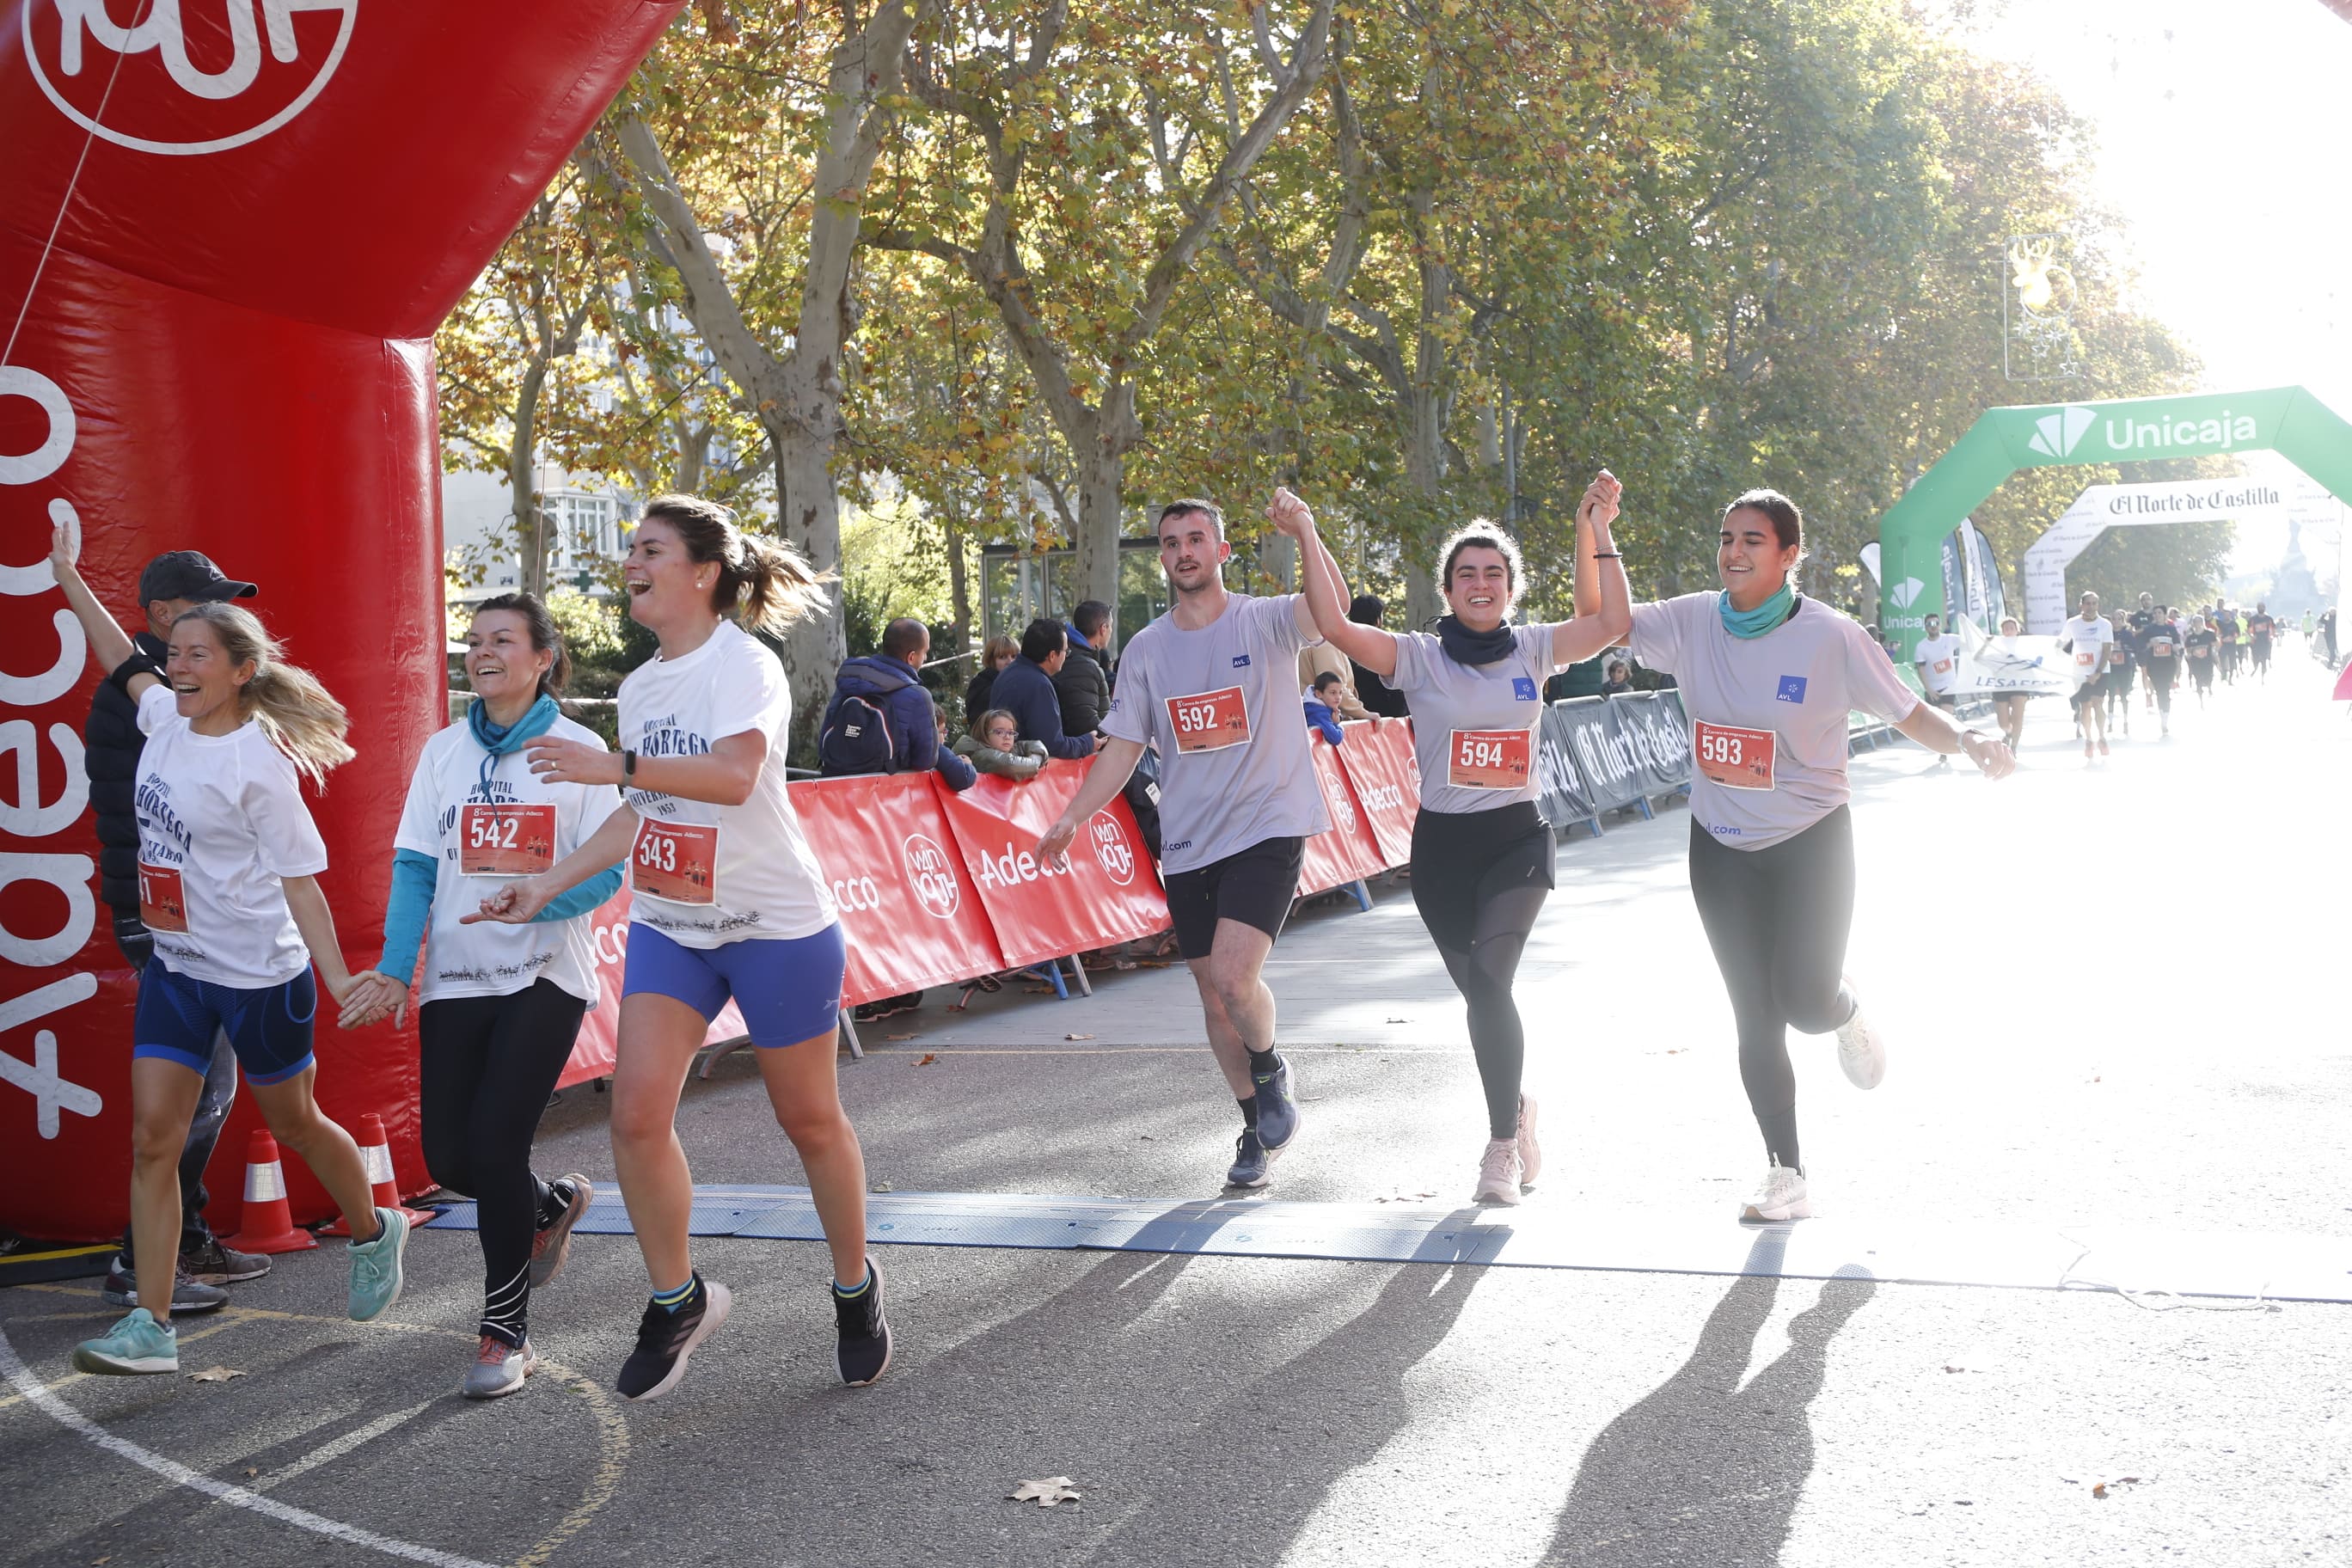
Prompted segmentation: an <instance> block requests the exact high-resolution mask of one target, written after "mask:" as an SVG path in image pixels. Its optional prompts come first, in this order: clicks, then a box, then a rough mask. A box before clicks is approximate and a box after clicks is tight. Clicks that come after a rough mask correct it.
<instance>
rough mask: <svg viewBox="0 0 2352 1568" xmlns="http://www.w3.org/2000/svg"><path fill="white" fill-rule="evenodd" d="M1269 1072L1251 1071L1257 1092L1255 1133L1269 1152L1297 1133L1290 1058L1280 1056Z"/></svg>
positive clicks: (1295, 1092)
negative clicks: (1277, 1064)
mask: <svg viewBox="0 0 2352 1568" xmlns="http://www.w3.org/2000/svg"><path fill="white" fill-rule="evenodd" d="M1279 1061H1280V1065H1279V1066H1277V1067H1276V1068H1275V1069H1274V1070H1273V1071H1272V1072H1260V1073H1252V1074H1251V1075H1250V1085H1251V1088H1252V1089H1253V1091H1254V1092H1255V1094H1256V1096H1257V1135H1258V1137H1259V1138H1260V1139H1261V1140H1262V1141H1264V1142H1265V1152H1267V1153H1269V1154H1279V1153H1281V1152H1283V1151H1284V1150H1285V1149H1287V1148H1289V1147H1290V1141H1291V1140H1292V1139H1293V1138H1296V1137H1297V1136H1298V1122H1299V1115H1298V1090H1297V1084H1296V1083H1295V1081H1294V1080H1293V1079H1292V1077H1291V1072H1290V1058H1287V1057H1284V1058H1279Z"/></svg>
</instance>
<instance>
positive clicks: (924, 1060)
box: [915, 1051, 940, 1068]
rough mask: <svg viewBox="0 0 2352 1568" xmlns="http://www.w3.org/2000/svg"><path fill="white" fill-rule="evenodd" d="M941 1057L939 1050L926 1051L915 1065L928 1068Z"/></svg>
mask: <svg viewBox="0 0 2352 1568" xmlns="http://www.w3.org/2000/svg"><path fill="white" fill-rule="evenodd" d="M939 1059H940V1058H939V1054H938V1053H937V1052H935V1051H925V1052H924V1053H923V1054H922V1057H921V1058H920V1059H919V1060H918V1061H917V1062H916V1063H915V1065H916V1066H917V1067H919V1068H927V1067H929V1066H930V1065H931V1064H932V1063H933V1062H935V1061H937V1060H939Z"/></svg>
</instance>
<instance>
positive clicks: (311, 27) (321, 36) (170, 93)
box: [22, 0, 359, 157]
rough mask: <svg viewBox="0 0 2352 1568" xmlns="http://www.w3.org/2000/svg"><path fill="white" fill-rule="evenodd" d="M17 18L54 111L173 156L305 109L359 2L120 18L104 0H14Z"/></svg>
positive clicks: (228, 144) (204, 0)
mask: <svg viewBox="0 0 2352 1568" xmlns="http://www.w3.org/2000/svg"><path fill="white" fill-rule="evenodd" d="M22 16H23V19H24V38H25V61H26V65H27V66H29V67H30V68H31V69H32V73H33V79H34V80H35V81H37V82H38V83H39V84H40V88H41V91H42V92H43V93H44V94H46V95H47V98H48V100H49V101H50V102H51V103H53V104H55V105H56V106H57V108H58V112H59V113H61V114H63V115H64V116H65V117H66V118H67V119H68V120H70V121H73V122H74V123H75V124H76V125H79V126H80V127H81V128H82V129H83V130H85V131H88V132H91V133H92V134H94V135H97V136H100V137H103V138H105V139H106V140H107V141H109V142H113V143H114V144H115V145H117V146H119V147H129V148H132V149H134V150H135V151H138V152H142V153H163V154H166V155H167V156H175V157H178V156H186V155H189V154H192V153H220V152H226V150H228V149H229V148H232V147H242V146H245V145H246V144H247V143H248V142H258V141H259V140H261V138H263V137H265V136H267V135H268V134H269V133H270V132H273V131H276V130H277V129H278V127H280V126H282V125H284V124H285V123H286V122H287V121H290V120H292V119H293V118H294V117H295V116H296V115H298V114H299V113H301V112H302V111H303V110H305V109H308V108H309V107H310V104H311V102H312V100H315V99H317V98H318V96H319V94H320V92H322V91H324V90H325V89H326V86H327V83H328V81H329V80H330V79H331V78H332V77H333V76H334V74H335V68H336V67H337V66H339V65H341V63H342V59H343V51H344V49H345V48H346V47H349V45H350V43H351V41H352V28H353V26H355V25H356V24H357V22H358V19H359V0H147V7H146V11H145V15H144V16H142V18H141V20H140V21H139V22H137V23H136V24H135V25H133V26H127V27H126V26H120V25H118V24H117V23H116V22H115V21H114V19H113V18H112V17H111V16H109V15H108V14H107V0H25V6H24V10H23V13H22ZM192 100H193V101H192ZM101 105H103V106H104V110H105V113H104V118H103V121H101V120H100V106H101Z"/></svg>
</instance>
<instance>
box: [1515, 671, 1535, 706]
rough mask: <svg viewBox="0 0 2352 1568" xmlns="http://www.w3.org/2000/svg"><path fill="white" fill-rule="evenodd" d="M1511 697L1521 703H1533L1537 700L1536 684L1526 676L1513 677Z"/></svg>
mask: <svg viewBox="0 0 2352 1568" xmlns="http://www.w3.org/2000/svg"><path fill="white" fill-rule="evenodd" d="M1511 696H1512V697H1513V698H1514V699H1515V700H1517V701H1520V702H1533V701H1534V700H1536V683H1535V682H1534V681H1532V680H1530V679H1528V678H1527V677H1526V676H1524V675H1515V676H1513V677H1512V678H1511Z"/></svg>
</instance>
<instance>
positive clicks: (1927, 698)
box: [1919, 691, 1960, 710]
mask: <svg viewBox="0 0 2352 1568" xmlns="http://www.w3.org/2000/svg"><path fill="white" fill-rule="evenodd" d="M1919 698H1920V700H1921V701H1923V702H1925V703H1927V706H1929V707H1930V708H1949V709H1952V710H1958V708H1959V706H1960V700H1959V698H1958V696H1956V695H1955V694H1953V693H1952V692H1949V691H1922V692H1921V693H1919Z"/></svg>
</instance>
